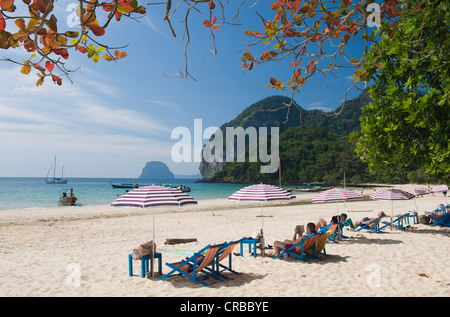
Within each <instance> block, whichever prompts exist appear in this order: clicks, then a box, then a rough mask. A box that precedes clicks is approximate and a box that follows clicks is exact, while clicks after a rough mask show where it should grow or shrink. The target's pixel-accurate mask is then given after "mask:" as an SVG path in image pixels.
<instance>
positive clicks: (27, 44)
mask: <svg viewBox="0 0 450 317" xmlns="http://www.w3.org/2000/svg"><path fill="white" fill-rule="evenodd" d="M23 46H24V47H25V49H26V50H27V52H34V51H36V45H34V42H33V41H30V40H27V41H26V42H25V43H24V44H23Z"/></svg>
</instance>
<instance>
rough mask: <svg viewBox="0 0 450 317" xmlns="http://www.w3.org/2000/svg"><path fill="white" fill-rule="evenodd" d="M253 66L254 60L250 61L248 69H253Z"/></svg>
mask: <svg viewBox="0 0 450 317" xmlns="http://www.w3.org/2000/svg"><path fill="white" fill-rule="evenodd" d="M252 68H253V62H251V63H250V65H248V70H252Z"/></svg>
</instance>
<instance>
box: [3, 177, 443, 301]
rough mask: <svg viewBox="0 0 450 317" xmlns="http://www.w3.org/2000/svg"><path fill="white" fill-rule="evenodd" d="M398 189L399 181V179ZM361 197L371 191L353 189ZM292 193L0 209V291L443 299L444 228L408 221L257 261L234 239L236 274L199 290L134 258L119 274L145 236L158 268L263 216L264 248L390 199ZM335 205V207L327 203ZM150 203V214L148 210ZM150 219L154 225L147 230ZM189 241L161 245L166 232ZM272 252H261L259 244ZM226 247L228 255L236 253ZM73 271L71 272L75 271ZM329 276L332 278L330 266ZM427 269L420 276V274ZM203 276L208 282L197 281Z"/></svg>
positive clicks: (370, 212)
mask: <svg viewBox="0 0 450 317" xmlns="http://www.w3.org/2000/svg"><path fill="white" fill-rule="evenodd" d="M407 186H409V185H407ZM364 191H365V193H364V195H365V196H366V195H369V194H371V193H372V191H370V190H364ZM316 194H317V193H307V194H302V199H301V201H297V202H296V201H295V200H293V201H291V202H283V203H281V204H280V203H279V202H272V203H270V204H265V205H264V208H263V215H264V217H261V212H262V209H261V205H260V204H258V203H254V202H231V201H228V200H227V199H207V200H199V202H198V205H186V206H183V207H179V208H178V207H176V208H173V207H172V208H169V207H158V208H153V210H151V208H150V209H148V208H147V209H141V208H126V207H111V206H109V205H100V206H96V205H91V206H80V207H77V206H75V207H55V208H41V209H20V210H15V209H13V210H7V211H0V215H1V217H0V254H1V256H0V296H4V297H15V296H20V297H27V296H33V297H41V296H70V297H97V296H108V297H122V296H125V297H128V296H137V297H142V296H145V297H184V296H186V294H189V296H191V297H223V296H224V297H247V296H248V294H252V296H255V297H299V296H301V297H309V296H324V297H329V296H340V297H342V296H351V297H361V296H382V297H401V296H422V297H429V296H435V297H448V296H449V295H450V267H449V266H448V265H447V264H448V263H447V262H448V256H447V255H448V250H449V249H450V230H449V228H444V227H430V226H429V225H423V224H412V223H411V227H412V229H410V230H408V231H405V232H403V231H397V230H394V231H390V230H388V229H385V233H383V234H376V233H371V232H369V231H362V232H352V231H349V230H347V229H346V230H344V235H345V236H347V237H348V238H347V239H344V240H342V241H340V243H329V244H327V245H326V253H327V255H326V256H321V258H322V259H323V261H318V260H312V261H311V262H310V263H305V262H302V261H300V260H298V259H294V258H289V259H288V260H282V259H277V260H274V259H272V258H270V257H262V256H260V255H259V251H258V252H257V253H258V256H257V257H256V258H254V257H253V256H251V255H250V254H249V253H248V249H247V248H244V254H243V256H240V255H239V252H240V250H239V247H237V248H235V250H234V251H233V254H234V255H233V256H232V265H233V269H234V270H235V271H237V272H239V273H240V274H238V275H235V274H231V273H230V275H227V277H228V280H226V281H223V282H217V283H216V284H213V285H211V286H209V287H205V286H202V285H200V284H198V283H194V282H193V281H192V280H190V279H188V278H185V277H171V278H168V279H166V280H164V281H158V280H157V279H158V278H159V276H157V278H155V279H152V278H141V277H140V261H133V267H134V275H133V276H131V277H130V276H128V254H130V253H131V252H132V250H133V249H134V248H136V247H138V246H139V245H140V244H142V243H145V242H147V241H149V240H152V235H153V234H155V242H156V246H157V252H160V253H161V254H162V257H163V259H162V264H163V267H162V272H163V274H166V273H168V272H169V268H168V267H167V266H166V265H165V263H166V262H169V263H172V262H176V261H180V260H181V259H183V258H185V255H182V254H179V253H177V252H179V251H178V250H192V251H197V250H200V249H202V248H203V247H205V246H206V245H208V244H217V243H222V242H224V241H234V240H238V239H240V238H243V237H248V236H252V234H253V233H254V232H256V231H258V230H259V229H260V228H261V226H262V222H264V225H263V228H264V235H265V241H266V245H273V242H274V241H275V240H279V241H283V240H284V239H291V238H292V234H293V228H294V227H295V225H297V224H303V225H306V224H307V223H308V222H313V223H315V222H317V220H318V219H319V218H324V219H325V220H326V221H329V220H330V219H331V217H332V216H334V215H336V213H337V212H339V213H342V212H346V213H347V214H348V216H349V218H352V219H353V221H354V222H355V221H357V220H359V219H361V218H362V217H374V216H376V214H377V213H378V212H379V211H380V210H384V211H385V212H386V213H387V214H389V215H390V213H391V202H390V201H374V200H371V199H370V200H359V201H352V202H347V203H338V204H335V203H318V204H313V203H310V202H308V200H309V199H312V197H314V196H315V195H316ZM416 203H417V206H418V209H419V215H421V214H423V211H424V210H426V211H431V210H434V208H435V207H436V206H437V205H438V204H440V203H444V197H443V195H442V194H440V195H436V196H435V197H433V196H432V195H425V196H424V197H423V198H419V199H417V202H416ZM414 205H415V204H414V202H412V201H395V202H394V204H393V207H394V216H396V215H397V214H399V213H402V212H407V211H409V210H412V209H414ZM336 207H338V211H337V208H336ZM153 211H154V212H155V215H154V217H153ZM153 219H154V221H155V227H154V228H155V229H154V230H155V231H154V232H153V225H152V223H153ZM188 238H195V239H196V240H197V241H195V242H189V243H183V244H177V245H166V244H165V241H166V239H188ZM270 251H271V250H268V252H270ZM235 254H238V255H237V256H236V255H235ZM74 268H75V270H74ZM330 272H336V274H330ZM423 274H425V275H426V277H424V276H423ZM205 281H209V282H211V279H209V280H205Z"/></svg>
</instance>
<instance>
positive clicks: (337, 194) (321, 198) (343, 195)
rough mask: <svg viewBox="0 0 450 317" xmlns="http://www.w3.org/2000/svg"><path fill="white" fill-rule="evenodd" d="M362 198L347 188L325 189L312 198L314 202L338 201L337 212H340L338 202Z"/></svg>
mask: <svg viewBox="0 0 450 317" xmlns="http://www.w3.org/2000/svg"><path fill="white" fill-rule="evenodd" d="M358 199H362V196H361V195H360V194H358V193H356V192H354V191H352V190H349V189H346V188H332V189H328V190H325V191H323V192H321V193H320V194H318V195H317V196H316V197H314V198H313V199H312V202H313V203H326V202H336V212H337V214H339V206H338V202H340V201H343V202H345V201H347V200H358Z"/></svg>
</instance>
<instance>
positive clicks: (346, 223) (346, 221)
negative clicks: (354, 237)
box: [340, 213, 355, 229]
mask: <svg viewBox="0 0 450 317" xmlns="http://www.w3.org/2000/svg"><path fill="white" fill-rule="evenodd" d="M340 220H341V222H342V225H343V226H344V227H347V226H349V227H350V228H351V229H355V225H354V224H353V222H352V219H350V218H347V214H345V213H342V214H341V216H340Z"/></svg>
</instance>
